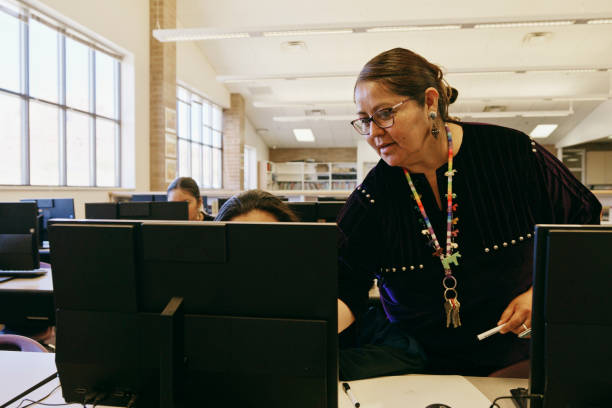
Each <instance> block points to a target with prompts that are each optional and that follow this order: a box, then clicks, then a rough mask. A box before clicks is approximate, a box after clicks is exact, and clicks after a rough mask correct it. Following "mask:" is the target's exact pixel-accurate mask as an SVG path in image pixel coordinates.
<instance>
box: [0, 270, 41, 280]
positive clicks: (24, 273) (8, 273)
mask: <svg viewBox="0 0 612 408" xmlns="http://www.w3.org/2000/svg"><path fill="white" fill-rule="evenodd" d="M47 272H49V270H48V269H27V270H14V271H12V270H6V269H0V278H4V277H6V278H37V277H39V276H43V275H45V274H46V273H47Z"/></svg>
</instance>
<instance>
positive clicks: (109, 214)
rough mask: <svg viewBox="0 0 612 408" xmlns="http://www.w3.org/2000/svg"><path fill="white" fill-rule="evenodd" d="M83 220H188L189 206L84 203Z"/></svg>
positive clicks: (166, 202)
mask: <svg viewBox="0 0 612 408" xmlns="http://www.w3.org/2000/svg"><path fill="white" fill-rule="evenodd" d="M85 218H87V219H97V220H117V219H121V220H177V221H180V220H188V219H189V205H188V204H187V203H186V202H183V201H161V202H156V201H153V202H151V201H122V202H119V203H86V204H85Z"/></svg>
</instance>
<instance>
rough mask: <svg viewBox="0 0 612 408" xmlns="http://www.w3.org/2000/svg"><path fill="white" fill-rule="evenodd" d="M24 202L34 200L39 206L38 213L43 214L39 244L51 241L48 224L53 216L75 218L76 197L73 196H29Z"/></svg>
mask: <svg viewBox="0 0 612 408" xmlns="http://www.w3.org/2000/svg"><path fill="white" fill-rule="evenodd" d="M21 201H22V202H33V203H36V205H37V206H38V213H39V214H41V215H42V220H41V224H40V225H39V239H40V242H39V246H41V247H43V246H44V245H43V242H45V241H46V242H48V241H49V235H48V232H47V224H48V222H49V220H50V219H51V218H74V199H72V198H33V199H32V198H27V199H24V200H21Z"/></svg>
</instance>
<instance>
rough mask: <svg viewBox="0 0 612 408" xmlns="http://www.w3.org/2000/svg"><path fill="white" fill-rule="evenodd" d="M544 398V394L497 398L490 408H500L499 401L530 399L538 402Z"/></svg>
mask: <svg viewBox="0 0 612 408" xmlns="http://www.w3.org/2000/svg"><path fill="white" fill-rule="evenodd" d="M543 398H544V396H543V395H542V394H526V395H521V396H520V397H516V396H513V395H504V396H503V397H497V398H495V399H494V400H493V402H492V403H491V405H490V406H489V408H500V406H499V405H497V401H499V400H503V399H528V400H537V399H543Z"/></svg>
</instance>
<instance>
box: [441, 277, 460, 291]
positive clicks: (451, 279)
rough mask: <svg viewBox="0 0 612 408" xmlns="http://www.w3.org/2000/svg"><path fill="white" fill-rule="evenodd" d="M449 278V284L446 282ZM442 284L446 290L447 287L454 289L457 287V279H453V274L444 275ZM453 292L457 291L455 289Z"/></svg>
mask: <svg viewBox="0 0 612 408" xmlns="http://www.w3.org/2000/svg"><path fill="white" fill-rule="evenodd" d="M447 280H450V281H451V285H452V286H449V285H447V284H446V281H447ZM442 286H444V289H446V290H448V289H453V290H454V289H455V288H456V287H457V279H455V277H454V276H453V275H446V276H445V277H444V278H442ZM444 293H446V291H444ZM455 293H457V291H455Z"/></svg>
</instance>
